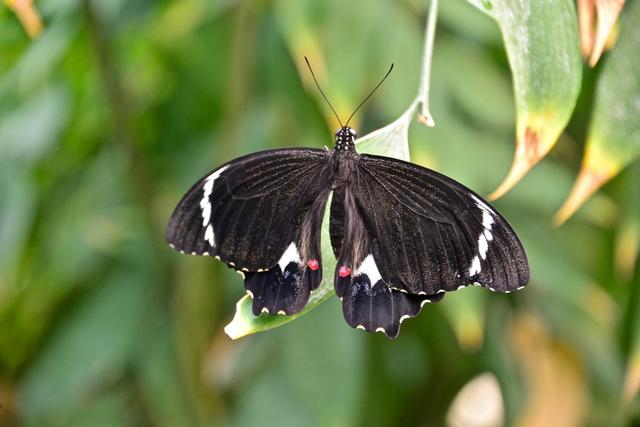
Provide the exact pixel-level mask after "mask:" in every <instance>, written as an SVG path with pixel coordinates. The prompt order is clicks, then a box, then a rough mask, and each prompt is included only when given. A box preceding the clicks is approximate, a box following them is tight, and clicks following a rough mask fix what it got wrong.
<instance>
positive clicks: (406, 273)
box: [166, 58, 529, 338]
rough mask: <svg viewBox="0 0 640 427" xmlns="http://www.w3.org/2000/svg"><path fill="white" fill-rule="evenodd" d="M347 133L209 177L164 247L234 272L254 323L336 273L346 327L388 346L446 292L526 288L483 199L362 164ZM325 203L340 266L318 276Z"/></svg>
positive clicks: (509, 239)
mask: <svg viewBox="0 0 640 427" xmlns="http://www.w3.org/2000/svg"><path fill="white" fill-rule="evenodd" d="M305 59H306V58H305ZM307 63H308V61H307ZM309 69H310V70H311V67H310V66H309ZM389 72H391V69H390V70H389ZM311 73H312V75H313V70H311ZM388 75H389V73H387V76H388ZM387 76H385V78H386V77H387ZM314 80H315V75H314ZM382 81H384V79H383V80H382ZM382 81H381V82H380V83H379V84H378V86H376V89H377V88H378V87H379V86H380V84H381V83H382ZM316 84H317V80H316ZM318 88H319V89H320V86H319V85H318ZM374 91H375V89H374ZM320 92H321V93H322V89H320ZM372 93H373V92H372ZM322 95H323V96H324V93H322ZM369 96H371V94H370V95H369ZM367 98H368V97H367ZM325 99H326V96H325ZM365 101H366V99H365ZM327 102H328V100H327ZM363 103H364V101H363ZM329 105H330V104H329ZM360 105H362V104H360ZM358 108H359V107H358ZM332 109H333V107H332ZM356 111H357V109H356ZM354 113H355V111H354ZM352 116H353V114H352ZM338 121H339V119H338ZM348 123H349V121H347V123H346V125H342V124H341V126H340V129H338V131H337V132H336V134H335V145H334V147H333V149H326V148H325V149H315V148H283V149H273V150H267V151H262V152H257V153H253V154H249V155H247V156H244V157H240V158H238V159H235V160H232V161H230V162H228V163H226V164H224V165H222V166H220V167H218V168H217V169H215V170H213V171H211V172H210V173H208V174H207V175H205V176H204V177H203V178H201V179H200V180H199V181H198V182H196V183H195V184H194V185H193V186H192V187H191V189H190V190H189V191H188V192H187V193H186V194H185V195H184V196H183V198H182V200H181V201H180V202H179V203H178V205H177V207H176V208H175V210H174V212H173V214H172V215H171V218H170V220H169V224H168V226H167V230H166V239H167V241H168V242H169V244H170V246H171V247H173V248H174V249H176V250H178V251H180V252H181V253H188V254H192V255H205V256H211V257H215V258H216V259H219V260H221V261H223V262H224V263H226V264H227V265H228V266H229V267H231V268H233V269H234V270H236V271H238V272H240V273H242V274H243V276H244V287H245V290H246V292H247V293H248V294H249V295H250V296H251V297H252V299H253V301H252V311H253V314H254V315H256V316H260V315H263V314H265V315H278V314H280V315H292V314H295V313H298V312H300V311H301V310H302V309H303V308H304V307H305V305H306V304H307V302H308V300H309V297H310V294H311V292H312V291H313V290H314V289H316V288H318V286H319V285H320V283H321V281H322V277H323V274H332V275H333V283H334V288H335V292H336V294H337V295H338V297H339V298H340V299H341V301H342V309H343V314H344V318H345V320H346V322H347V323H348V324H349V325H350V326H351V327H354V328H359V329H364V330H366V331H369V332H383V333H384V334H386V335H387V336H388V337H390V338H395V337H396V336H397V335H398V333H399V330H400V325H401V323H402V322H403V321H404V320H405V319H407V318H410V317H415V316H417V315H418V313H419V312H420V310H421V308H422V307H423V306H424V305H425V304H427V303H435V302H438V301H440V300H441V299H442V298H443V296H444V294H445V292H450V291H455V290H457V289H461V288H464V287H466V286H468V285H470V284H474V285H478V286H482V287H485V288H488V289H489V290H491V291H494V292H502V293H510V292H512V291H515V290H519V289H522V288H523V287H524V286H525V285H526V284H527V283H528V281H529V266H528V262H527V257H526V254H525V251H524V249H523V246H522V244H521V242H520V241H519V239H518V237H517V236H516V234H515V232H514V231H513V229H512V228H511V226H510V225H509V224H508V223H507V221H506V220H505V219H504V218H503V217H502V215H500V213H498V211H496V210H495V209H494V208H493V207H492V206H491V205H490V204H489V203H488V202H487V201H485V200H484V199H483V198H482V197H480V196H479V195H478V194H476V193H474V192H473V191H472V190H470V189H468V188H466V187H465V186H463V185H462V184H460V183H458V182H456V181H454V180H453V179H451V178H448V177H446V176H445V175H442V174H440V173H438V172H435V171H433V170H430V169H427V168H424V167H422V166H419V165H416V164H413V163H409V162H405V161H402V160H398V159H393V158H389V157H383V156H376V155H370V154H359V153H358V152H357V151H356V144H355V141H356V138H357V133H356V131H355V130H354V129H353V128H351V127H349V126H348ZM330 195H331V198H330ZM329 198H330V199H331V202H330V206H329V213H330V221H329V235H330V240H331V246H332V249H333V254H334V256H335V258H336V260H337V264H336V268H335V270H334V271H325V272H323V259H322V254H321V251H320V236H321V226H322V219H323V216H324V212H325V208H327V204H328V200H329Z"/></svg>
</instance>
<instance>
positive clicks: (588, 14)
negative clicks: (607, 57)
mask: <svg viewBox="0 0 640 427" xmlns="http://www.w3.org/2000/svg"><path fill="white" fill-rule="evenodd" d="M623 6H624V0H578V20H579V24H580V50H581V51H582V56H583V57H584V58H585V59H587V58H588V59H589V65H590V66H591V67H594V66H595V65H596V64H597V63H598V60H599V59H600V57H601V56H602V52H603V51H604V49H605V47H608V45H611V44H613V42H612V39H613V37H612V34H614V32H613V28H614V27H615V24H616V22H617V21H618V16H619V15H620V11H621V10H622V7H623Z"/></svg>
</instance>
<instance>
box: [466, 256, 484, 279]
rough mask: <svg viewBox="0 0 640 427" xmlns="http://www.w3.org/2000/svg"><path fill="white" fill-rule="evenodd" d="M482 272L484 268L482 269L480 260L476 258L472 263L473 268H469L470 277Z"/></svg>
mask: <svg viewBox="0 0 640 427" xmlns="http://www.w3.org/2000/svg"><path fill="white" fill-rule="evenodd" d="M480 271H482V268H481V267H480V258H478V257H477V256H475V257H473V261H472V262H471V267H469V276H475V275H476V274H478V273H480Z"/></svg>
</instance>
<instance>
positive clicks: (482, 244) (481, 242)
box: [478, 233, 489, 259]
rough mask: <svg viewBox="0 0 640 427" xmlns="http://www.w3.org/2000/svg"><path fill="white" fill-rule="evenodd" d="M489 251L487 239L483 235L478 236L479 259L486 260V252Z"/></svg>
mask: <svg viewBox="0 0 640 427" xmlns="http://www.w3.org/2000/svg"><path fill="white" fill-rule="evenodd" d="M488 249H489V243H488V242H487V238H486V237H484V233H482V234H481V235H480V238H479V239H478V252H480V258H482V259H486V258H487V250H488Z"/></svg>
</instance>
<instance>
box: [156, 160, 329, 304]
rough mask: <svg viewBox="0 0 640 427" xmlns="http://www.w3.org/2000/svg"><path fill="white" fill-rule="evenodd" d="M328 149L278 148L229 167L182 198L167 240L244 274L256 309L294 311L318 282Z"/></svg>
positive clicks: (233, 162)
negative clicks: (213, 258) (212, 257)
mask: <svg viewBox="0 0 640 427" xmlns="http://www.w3.org/2000/svg"><path fill="white" fill-rule="evenodd" d="M330 174H331V171H330V168H329V167H328V154H327V152H326V151H325V150H313V149H278V150H269V151H264V152H259V153H254V154H251V155H249V156H245V157H242V158H239V159H236V160H233V161H231V162H229V163H228V164H226V165H223V166H222V167H220V168H218V169H216V170H214V171H212V172H211V173H209V174H207V175H206V176H205V177H203V178H202V179H201V180H200V181H198V182H197V183H196V184H195V185H194V186H193V187H192V188H191V189H190V190H189V192H187V194H186V195H185V196H184V197H183V199H182V200H181V201H180V203H179V204H178V206H177V207H176V209H175V210H174V213H173V215H172V216H171V219H170V221H169V225H168V227H167V232H166V237H167V241H168V242H169V243H170V244H171V245H172V246H173V247H174V248H175V249H176V250H179V251H181V252H184V253H191V254H197V255H209V256H215V257H217V258H219V259H221V260H222V261H223V262H225V263H227V264H228V265H229V266H231V267H232V268H234V269H236V270H237V271H239V272H242V273H243V275H244V276H245V289H246V290H247V292H248V293H250V294H251V295H252V296H253V312H254V314H256V315H258V314H260V313H264V312H266V313H271V314H276V313H281V314H282V313H284V314H293V313H295V312H298V311H300V310H302V308H303V307H304V305H305V304H306V302H307V300H308V298H309V293H310V291H311V290H312V289H314V288H315V287H317V286H318V285H319V284H320V280H321V278H322V266H321V263H322V260H321V256H320V223H321V221H322V215H323V212H324V206H325V204H326V200H327V197H328V194H329V191H330V181H331V176H330Z"/></svg>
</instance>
